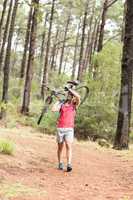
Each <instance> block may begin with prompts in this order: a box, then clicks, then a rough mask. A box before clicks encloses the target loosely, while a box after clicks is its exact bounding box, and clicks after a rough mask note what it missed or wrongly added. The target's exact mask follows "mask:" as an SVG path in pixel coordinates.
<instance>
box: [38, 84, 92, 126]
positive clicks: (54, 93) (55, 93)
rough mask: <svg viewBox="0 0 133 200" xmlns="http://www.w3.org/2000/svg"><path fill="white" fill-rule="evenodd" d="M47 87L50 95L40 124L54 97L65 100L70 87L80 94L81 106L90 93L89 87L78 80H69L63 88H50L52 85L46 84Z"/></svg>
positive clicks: (39, 120)
mask: <svg viewBox="0 0 133 200" xmlns="http://www.w3.org/2000/svg"><path fill="white" fill-rule="evenodd" d="M45 88H46V90H47V92H48V93H49V95H48V96H46V99H45V104H44V107H43V109H42V111H41V115H40V117H39V119H38V121H37V124H38V125H39V124H40V122H41V120H42V118H43V116H44V114H45V113H47V112H48V110H49V106H50V105H51V104H52V103H53V101H54V98H56V99H58V100H60V101H61V102H64V101H65V97H66V94H67V93H68V92H69V89H74V90H75V91H77V92H78V94H79V95H80V97H81V102H80V106H81V105H82V104H83V103H84V102H85V100H86V99H87V97H88V95H89V88H88V87H87V86H85V85H80V84H79V83H78V81H68V82H67V85H66V86H65V87H64V88H63V89H61V90H55V89H50V87H48V86H45Z"/></svg>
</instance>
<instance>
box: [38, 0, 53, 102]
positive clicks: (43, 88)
mask: <svg viewBox="0 0 133 200" xmlns="http://www.w3.org/2000/svg"><path fill="white" fill-rule="evenodd" d="M54 6H55V0H53V1H52V8H51V16H50V24H49V31H48V39H47V45H46V54H45V60H44V70H43V80H42V86H41V97H42V99H44V94H45V85H47V83H48V58H49V50H50V42H51V41H50V40H51V31H52V23H53V16H54Z"/></svg>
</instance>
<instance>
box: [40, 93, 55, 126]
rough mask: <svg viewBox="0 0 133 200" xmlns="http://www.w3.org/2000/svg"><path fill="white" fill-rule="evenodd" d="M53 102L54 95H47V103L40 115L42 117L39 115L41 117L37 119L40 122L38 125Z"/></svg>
mask: <svg viewBox="0 0 133 200" xmlns="http://www.w3.org/2000/svg"><path fill="white" fill-rule="evenodd" d="M52 102H53V97H52V96H48V97H46V99H45V105H44V107H43V109H42V112H41V115H40V117H39V119H38V121H37V124H38V125H39V124H40V122H41V120H42V118H43V116H44V114H45V113H47V112H48V108H49V105H50V104H51V103H52Z"/></svg>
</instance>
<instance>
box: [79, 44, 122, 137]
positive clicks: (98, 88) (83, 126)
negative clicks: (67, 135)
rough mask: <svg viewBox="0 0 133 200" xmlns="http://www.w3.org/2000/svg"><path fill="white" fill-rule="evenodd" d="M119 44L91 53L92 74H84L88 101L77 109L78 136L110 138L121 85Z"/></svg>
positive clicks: (114, 122) (115, 117)
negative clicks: (88, 89) (92, 59)
mask: <svg viewBox="0 0 133 200" xmlns="http://www.w3.org/2000/svg"><path fill="white" fill-rule="evenodd" d="M120 52H121V46H120V45H119V44H118V43H116V44H112V43H110V44H108V45H107V46H106V47H105V48H104V49H103V51H102V52H100V53H99V54H97V55H95V57H94V68H95V76H94V77H93V76H92V75H91V74H90V75H89V77H87V78H86V79H87V83H88V86H89V88H90V94H89V98H88V101H86V103H85V104H84V105H82V106H81V107H80V109H79V111H78V115H77V119H76V127H77V128H76V130H77V137H79V138H84V139H85V138H87V137H88V136H89V137H92V138H93V139H94V140H95V139H97V138H98V137H100V138H102V137H103V138H107V139H112V138H113V137H114V134H115V129H116V122H117V107H118V100H119V87H120V59H119V58H120Z"/></svg>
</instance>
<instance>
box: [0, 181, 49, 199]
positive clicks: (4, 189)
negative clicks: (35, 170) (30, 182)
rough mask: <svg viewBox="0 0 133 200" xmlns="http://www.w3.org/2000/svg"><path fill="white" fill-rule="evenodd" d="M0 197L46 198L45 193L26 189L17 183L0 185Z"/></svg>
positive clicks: (26, 187)
mask: <svg viewBox="0 0 133 200" xmlns="http://www.w3.org/2000/svg"><path fill="white" fill-rule="evenodd" d="M0 195H1V196H2V197H3V198H11V197H18V196H37V197H40V196H41V197H42V196H46V191H40V190H38V189H35V188H31V187H28V186H26V185H23V184H21V183H19V182H17V183H12V184H9V183H2V184H1V187H0Z"/></svg>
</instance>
